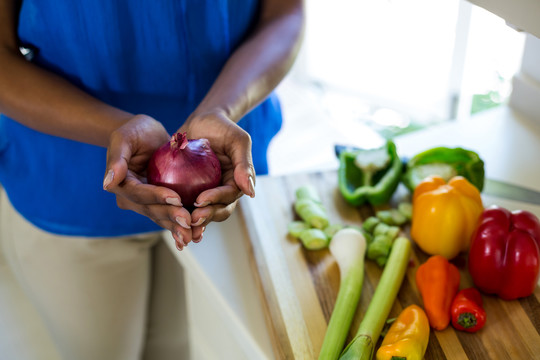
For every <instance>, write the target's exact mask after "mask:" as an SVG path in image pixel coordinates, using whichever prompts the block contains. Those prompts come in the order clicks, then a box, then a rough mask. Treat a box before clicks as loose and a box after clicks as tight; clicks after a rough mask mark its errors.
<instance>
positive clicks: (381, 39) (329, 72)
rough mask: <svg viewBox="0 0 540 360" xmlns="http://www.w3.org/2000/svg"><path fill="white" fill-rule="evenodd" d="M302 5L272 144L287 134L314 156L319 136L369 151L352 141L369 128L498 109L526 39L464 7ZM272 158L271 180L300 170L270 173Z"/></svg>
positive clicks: (378, 0)
mask: <svg viewBox="0 0 540 360" xmlns="http://www.w3.org/2000/svg"><path fill="white" fill-rule="evenodd" d="M306 7H307V8H306V9H307V26H306V33H305V40H304V45H303V49H302V52H301V54H300V57H299V58H298V60H297V62H296V64H295V66H294V68H293V71H292V72H291V74H290V75H289V76H288V77H287V79H286V80H285V81H284V82H283V83H282V85H280V87H279V88H278V93H279V94H280V95H281V100H282V104H283V109H284V116H285V123H284V127H283V130H282V133H281V134H280V135H279V136H278V138H277V139H276V141H275V142H276V143H278V144H279V142H280V141H285V138H287V137H288V136H289V135H288V134H291V135H292V136H294V137H295V140H294V141H295V142H297V143H299V144H301V145H306V146H308V147H310V148H311V150H312V148H313V146H309V143H310V142H313V141H317V140H316V139H317V138H318V136H319V137H320V133H321V128H322V132H323V134H324V138H325V139H326V141H329V142H330V141H333V142H348V143H351V142H353V143H354V142H356V143H358V142H361V143H362V144H363V145H365V146H370V139H371V138H372V137H369V136H366V137H363V138H362V136H359V135H358V134H366V133H369V132H368V131H366V129H369V130H374V131H376V132H378V133H379V134H381V135H383V136H396V135H399V134H403V133H406V132H409V131H414V130H417V129H419V128H422V127H425V126H429V125H432V124H437V123H440V122H443V121H451V120H453V119H456V118H459V119H464V118H466V117H468V116H470V115H471V114H473V113H478V112H480V111H483V110H485V109H489V108H492V107H495V106H498V105H500V104H504V103H505V102H506V100H507V99H508V96H509V94H510V91H511V79H512V76H513V75H514V73H516V72H517V71H518V70H519V65H520V63H521V55H522V51H523V45H524V39H525V35H524V34H522V33H519V32H517V31H515V30H514V29H512V28H511V27H509V26H508V25H507V24H506V23H505V22H504V20H502V19H501V18H499V17H497V16H495V15H493V14H491V13H489V12H487V11H485V10H483V9H481V8H479V7H477V6H474V5H472V4H470V3H469V2H467V1H465V0H441V1H429V0H407V1H404V0H363V1H358V0H333V1H327V0H310V1H307V2H306ZM316 129H318V130H316ZM301 135H304V139H305V140H303V139H302V136H301ZM287 144H288V146H289V148H290V144H291V142H290V141H287ZM321 147H324V146H321ZM274 148H275V147H274ZM298 150H299V151H302V149H301V148H300V146H299V149H298ZM325 156H326V157H325ZM325 156H322V157H321V156H316V155H312V156H311V157H310V156H309V154H307V152H306V157H304V159H303V162H302V166H303V167H306V168H309V167H310V166H311V167H315V166H317V164H324V163H325V162H327V163H328V162H331V161H332V160H331V159H330V158H331V155H328V154H326V155H325ZM328 156H330V158H328ZM278 157H279V156H278V155H272V154H271V157H270V164H271V170H272V169H274V170H276V171H274V173H276V172H277V173H279V172H287V171H288V170H290V171H294V170H297V169H298V168H297V167H296V168H290V169H287V168H286V166H285V165H284V164H281V166H280V167H279V169H276V167H272V162H274V163H276V162H280V160H279V159H278ZM283 160H285V158H283ZM291 166H292V164H291Z"/></svg>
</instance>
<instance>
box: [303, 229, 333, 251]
mask: <svg viewBox="0 0 540 360" xmlns="http://www.w3.org/2000/svg"><path fill="white" fill-rule="evenodd" d="M298 238H299V239H300V241H302V245H304V247H305V248H306V249H308V250H320V249H324V248H325V247H327V246H328V243H329V242H330V238H329V237H328V236H326V234H325V233H324V231H322V230H321V229H316V228H310V229H306V230H302V231H301V232H300V235H299V236H298Z"/></svg>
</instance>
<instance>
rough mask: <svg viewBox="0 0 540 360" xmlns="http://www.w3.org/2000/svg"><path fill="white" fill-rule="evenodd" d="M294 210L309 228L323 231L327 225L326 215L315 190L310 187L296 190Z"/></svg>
mask: <svg viewBox="0 0 540 360" xmlns="http://www.w3.org/2000/svg"><path fill="white" fill-rule="evenodd" d="M295 195H296V201H295V203H294V210H295V211H296V213H297V214H298V216H300V218H301V219H302V220H304V221H305V222H307V223H308V224H309V225H310V226H311V227H315V228H317V229H324V228H325V227H327V226H328V224H329V222H330V221H329V219H328V214H327V213H326V209H325V208H324V206H323V205H322V202H321V199H320V197H319V194H318V193H317V190H316V189H315V188H314V187H313V186H311V185H304V186H301V187H299V188H298V189H297V190H296V193H295Z"/></svg>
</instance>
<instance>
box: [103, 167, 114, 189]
mask: <svg viewBox="0 0 540 360" xmlns="http://www.w3.org/2000/svg"><path fill="white" fill-rule="evenodd" d="M113 179H114V171H113V169H109V171H107V176H105V179H104V180H103V190H107V187H108V186H109V185H111V182H112V181H113Z"/></svg>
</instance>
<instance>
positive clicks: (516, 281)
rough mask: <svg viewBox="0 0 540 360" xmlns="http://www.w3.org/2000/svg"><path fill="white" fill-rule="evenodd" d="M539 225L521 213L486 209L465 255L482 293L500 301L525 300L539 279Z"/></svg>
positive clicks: (525, 212)
mask: <svg viewBox="0 0 540 360" xmlns="http://www.w3.org/2000/svg"><path fill="white" fill-rule="evenodd" d="M539 248H540V221H539V220H538V218H537V217H536V216H535V215H534V214H532V213H530V212H528V211H524V210H518V211H513V212H510V211H509V210H507V209H504V208H502V207H496V206H495V207H491V208H489V209H486V210H485V211H484V212H483V213H482V215H481V217H480V220H479V223H478V227H477V229H476V231H475V234H474V235H473V240H472V245H471V249H470V251H469V261H468V263H469V272H470V274H471V277H472V279H473V281H474V284H475V285H476V286H477V287H478V288H479V289H480V290H482V291H483V292H485V293H488V294H497V295H498V296H499V297H501V298H502V299H504V300H513V299H517V298H521V297H525V296H529V295H531V294H532V293H533V292H534V288H535V286H536V284H537V283H538V278H539V276H540V249H539Z"/></svg>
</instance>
